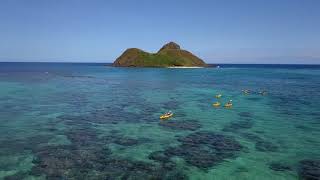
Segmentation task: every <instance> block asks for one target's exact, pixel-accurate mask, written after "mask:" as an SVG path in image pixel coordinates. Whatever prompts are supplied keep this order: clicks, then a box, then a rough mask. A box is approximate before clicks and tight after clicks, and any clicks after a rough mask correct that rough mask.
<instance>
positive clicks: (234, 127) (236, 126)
mask: <svg viewBox="0 0 320 180" xmlns="http://www.w3.org/2000/svg"><path fill="white" fill-rule="evenodd" d="M252 126H253V122H252V121H251V120H239V121H233V122H231V123H230V124H228V125H226V126H225V127H224V128H223V129H222V131H226V132H237V131H240V130H242V129H250V128H251V127H252Z"/></svg>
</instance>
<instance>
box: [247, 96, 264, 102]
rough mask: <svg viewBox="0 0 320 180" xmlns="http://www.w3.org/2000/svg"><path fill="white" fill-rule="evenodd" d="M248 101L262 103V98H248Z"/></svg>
mask: <svg viewBox="0 0 320 180" xmlns="http://www.w3.org/2000/svg"><path fill="white" fill-rule="evenodd" d="M246 99H248V100H250V101H260V100H261V99H262V98H260V97H247V98H246Z"/></svg>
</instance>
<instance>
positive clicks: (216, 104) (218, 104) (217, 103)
mask: <svg viewBox="0 0 320 180" xmlns="http://www.w3.org/2000/svg"><path fill="white" fill-rule="evenodd" d="M220 105H221V104H220V103H219V102H215V103H213V104H212V106H214V107H219V106H220Z"/></svg>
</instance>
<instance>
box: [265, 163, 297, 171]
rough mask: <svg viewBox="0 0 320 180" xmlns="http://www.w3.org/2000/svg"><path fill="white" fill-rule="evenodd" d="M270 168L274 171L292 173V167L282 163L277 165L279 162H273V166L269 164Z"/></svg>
mask: <svg viewBox="0 0 320 180" xmlns="http://www.w3.org/2000/svg"><path fill="white" fill-rule="evenodd" d="M269 168H270V169H272V170H273V171H291V170H292V169H291V167H290V166H287V165H284V164H282V163H277V162H273V163H271V164H269Z"/></svg>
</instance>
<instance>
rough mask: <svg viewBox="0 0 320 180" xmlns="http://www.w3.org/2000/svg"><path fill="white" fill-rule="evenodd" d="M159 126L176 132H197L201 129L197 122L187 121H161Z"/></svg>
mask: <svg viewBox="0 0 320 180" xmlns="http://www.w3.org/2000/svg"><path fill="white" fill-rule="evenodd" d="M159 125H160V126H162V127H166V128H169V129H174V130H189V131H195V130H197V129H199V128H201V124H199V123H198V121H195V120H186V121H160V122H159Z"/></svg>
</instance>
